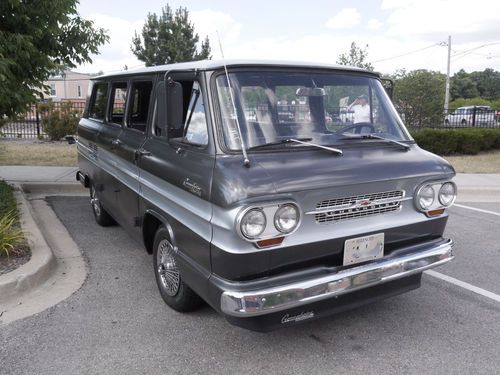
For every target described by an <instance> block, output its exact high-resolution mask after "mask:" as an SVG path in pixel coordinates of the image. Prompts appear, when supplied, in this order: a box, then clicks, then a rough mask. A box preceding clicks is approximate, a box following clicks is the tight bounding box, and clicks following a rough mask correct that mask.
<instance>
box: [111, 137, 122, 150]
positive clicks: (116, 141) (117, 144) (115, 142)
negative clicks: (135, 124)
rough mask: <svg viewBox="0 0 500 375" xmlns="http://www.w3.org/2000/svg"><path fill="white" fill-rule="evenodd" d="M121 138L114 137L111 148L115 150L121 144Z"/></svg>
mask: <svg viewBox="0 0 500 375" xmlns="http://www.w3.org/2000/svg"><path fill="white" fill-rule="evenodd" d="M120 143H121V142H120V140H118V139H113V140H112V141H111V149H112V150H114V149H115V148H117V147H118V146H119V145H120Z"/></svg>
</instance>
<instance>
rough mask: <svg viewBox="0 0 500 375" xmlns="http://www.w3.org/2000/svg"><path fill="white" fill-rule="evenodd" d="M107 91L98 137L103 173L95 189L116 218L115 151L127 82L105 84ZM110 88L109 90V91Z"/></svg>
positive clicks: (96, 182) (99, 157)
mask: <svg viewBox="0 0 500 375" xmlns="http://www.w3.org/2000/svg"><path fill="white" fill-rule="evenodd" d="M105 85H106V89H107V95H106V99H105V100H104V99H102V100H103V102H104V104H103V118H104V120H103V124H102V127H101V130H100V132H99V134H98V135H97V142H96V143H97V148H98V151H97V154H98V161H99V166H100V168H101V171H100V173H99V176H96V177H95V178H94V180H95V181H94V183H95V188H96V190H97V192H98V195H99V199H100V200H101V203H102V204H103V206H104V207H105V209H106V210H107V211H108V212H109V213H110V214H111V215H112V216H113V217H115V216H116V193H115V192H116V189H117V179H116V176H117V174H118V169H117V162H116V155H115V149H116V146H117V142H118V137H119V135H120V133H121V131H122V121H120V120H119V116H115V113H116V114H119V113H120V112H121V113H122V114H123V112H124V108H125V94H126V91H127V83H126V82H113V83H105ZM108 87H109V90H108Z"/></svg>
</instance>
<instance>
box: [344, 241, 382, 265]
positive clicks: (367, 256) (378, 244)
mask: <svg viewBox="0 0 500 375" xmlns="http://www.w3.org/2000/svg"><path fill="white" fill-rule="evenodd" d="M383 256H384V233H377V234H372V235H370V236H364V237H358V238H351V239H350V240H347V241H345V244H344V266H348V265H350V264H356V263H361V262H366V261H367V260H373V259H378V258H382V257H383Z"/></svg>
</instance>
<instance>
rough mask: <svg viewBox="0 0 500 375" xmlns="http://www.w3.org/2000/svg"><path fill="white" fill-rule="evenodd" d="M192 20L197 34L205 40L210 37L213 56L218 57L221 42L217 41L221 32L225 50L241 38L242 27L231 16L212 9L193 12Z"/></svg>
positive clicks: (191, 14)
mask: <svg viewBox="0 0 500 375" xmlns="http://www.w3.org/2000/svg"><path fill="white" fill-rule="evenodd" d="M190 18H191V21H192V22H193V24H194V25H195V29H196V32H197V33H198V34H199V36H200V40H203V39H204V38H205V36H208V38H209V40H210V42H211V47H212V55H213V56H215V57H218V56H219V55H220V52H219V42H218V40H217V32H219V35H220V39H221V42H222V46H223V47H224V48H225V47H226V46H228V45H231V44H234V43H236V42H237V41H238V39H239V37H240V32H241V28H242V25H241V23H239V22H237V21H236V20H235V19H234V18H233V17H232V16H231V15H229V14H227V13H224V12H218V11H214V10H211V9H205V10H199V11H193V12H191V13H190Z"/></svg>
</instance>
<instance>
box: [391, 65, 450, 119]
mask: <svg viewBox="0 0 500 375" xmlns="http://www.w3.org/2000/svg"><path fill="white" fill-rule="evenodd" d="M395 78H396V81H395V86H394V99H393V101H394V104H395V105H396V107H397V109H398V111H399V112H400V113H402V114H403V118H404V121H405V124H406V125H407V126H409V127H413V128H419V127H426V126H436V125H439V124H440V123H441V122H442V120H443V104H444V85H445V81H446V77H445V75H444V74H442V73H439V72H433V71H428V70H425V69H420V70H414V71H411V72H408V73H407V72H405V71H400V72H398V75H397V76H396V77H395Z"/></svg>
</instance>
